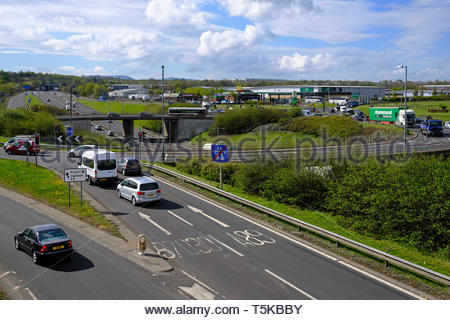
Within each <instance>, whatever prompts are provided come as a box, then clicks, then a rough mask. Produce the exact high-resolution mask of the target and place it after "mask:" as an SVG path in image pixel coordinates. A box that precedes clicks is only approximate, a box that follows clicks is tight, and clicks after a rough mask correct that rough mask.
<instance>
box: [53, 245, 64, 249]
mask: <svg viewBox="0 0 450 320" xmlns="http://www.w3.org/2000/svg"><path fill="white" fill-rule="evenodd" d="M59 249H64V246H63V245H62V246H54V247H53V250H59Z"/></svg>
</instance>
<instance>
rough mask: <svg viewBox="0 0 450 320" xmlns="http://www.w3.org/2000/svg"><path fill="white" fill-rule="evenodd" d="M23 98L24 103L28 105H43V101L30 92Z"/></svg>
mask: <svg viewBox="0 0 450 320" xmlns="http://www.w3.org/2000/svg"><path fill="white" fill-rule="evenodd" d="M24 99H25V104H26V105H28V106H30V107H36V106H41V105H45V103H44V102H42V101H41V100H39V98H38V97H36V96H35V95H34V94H31V93H30V94H27V95H26V96H25V98H24ZM29 100H31V101H30V102H28V101H29Z"/></svg>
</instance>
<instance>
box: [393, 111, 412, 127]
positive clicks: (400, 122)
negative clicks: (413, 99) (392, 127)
mask: <svg viewBox="0 0 450 320" xmlns="http://www.w3.org/2000/svg"><path fill="white" fill-rule="evenodd" d="M415 123H416V114H415V113H414V110H411V109H407V110H406V126H407V127H412V126H413V125H414V124H415ZM395 124H396V125H398V126H401V127H403V126H405V110H401V109H400V110H399V111H398V118H397V121H396V122H395Z"/></svg>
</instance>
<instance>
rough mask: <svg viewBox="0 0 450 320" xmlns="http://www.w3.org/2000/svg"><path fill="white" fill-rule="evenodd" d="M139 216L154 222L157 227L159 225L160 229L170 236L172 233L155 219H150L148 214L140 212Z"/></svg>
mask: <svg viewBox="0 0 450 320" xmlns="http://www.w3.org/2000/svg"><path fill="white" fill-rule="evenodd" d="M139 216H140V217H141V218H143V219H145V220H147V221H148V222H150V223H151V224H153V225H154V226H155V227H157V228H158V229H159V230H161V231H162V232H164V233H165V234H167V235H168V236H170V235H171V234H172V233H170V231H167V230H166V229H164V228H163V227H161V226H160V225H159V224H157V223H156V222H155V221H153V220H152V219H150V217H149V216H148V215H146V214H143V213H142V212H139Z"/></svg>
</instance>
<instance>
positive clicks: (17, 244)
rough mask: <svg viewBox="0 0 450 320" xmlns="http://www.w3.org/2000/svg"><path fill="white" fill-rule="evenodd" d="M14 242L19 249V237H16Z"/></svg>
mask: <svg viewBox="0 0 450 320" xmlns="http://www.w3.org/2000/svg"><path fill="white" fill-rule="evenodd" d="M14 244H15V247H16V249H17V250H20V244H19V239H17V238H16V239H15V240H14Z"/></svg>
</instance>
